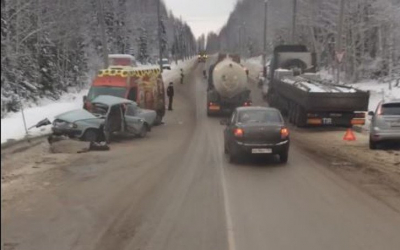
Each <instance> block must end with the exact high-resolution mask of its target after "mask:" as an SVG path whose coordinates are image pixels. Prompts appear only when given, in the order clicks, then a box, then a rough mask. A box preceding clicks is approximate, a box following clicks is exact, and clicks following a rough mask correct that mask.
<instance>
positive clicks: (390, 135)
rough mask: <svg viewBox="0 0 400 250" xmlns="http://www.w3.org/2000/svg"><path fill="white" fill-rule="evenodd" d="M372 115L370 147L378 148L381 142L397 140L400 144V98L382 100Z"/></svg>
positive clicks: (370, 113)
mask: <svg viewBox="0 0 400 250" xmlns="http://www.w3.org/2000/svg"><path fill="white" fill-rule="evenodd" d="M369 115H371V116H372V120H371V128H370V137H369V147H370V149H376V148H377V146H378V145H379V143H382V142H395V143H398V144H400V99H398V100H392V101H382V102H381V103H379V104H378V107H377V108H376V111H375V112H372V111H370V112H369Z"/></svg>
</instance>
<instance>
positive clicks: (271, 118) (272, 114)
mask: <svg viewBox="0 0 400 250" xmlns="http://www.w3.org/2000/svg"><path fill="white" fill-rule="evenodd" d="M238 122H239V123H244V124H247V123H282V118H281V116H280V115H279V113H278V112H277V111H275V110H246V111H242V112H240V113H239V120H238Z"/></svg>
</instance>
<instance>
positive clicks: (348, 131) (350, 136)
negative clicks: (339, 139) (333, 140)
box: [343, 128, 356, 141]
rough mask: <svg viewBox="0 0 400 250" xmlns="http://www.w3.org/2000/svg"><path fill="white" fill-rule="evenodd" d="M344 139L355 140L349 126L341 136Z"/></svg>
mask: <svg viewBox="0 0 400 250" xmlns="http://www.w3.org/2000/svg"><path fill="white" fill-rule="evenodd" d="M343 140H344V141H355V140H356V136H355V135H354V133H353V130H351V128H349V129H347V131H346V134H345V135H344V137H343Z"/></svg>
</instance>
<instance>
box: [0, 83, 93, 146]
mask: <svg viewBox="0 0 400 250" xmlns="http://www.w3.org/2000/svg"><path fill="white" fill-rule="evenodd" d="M87 91H88V90H87V89H84V90H82V91H79V92H76V93H66V94H64V95H63V96H62V97H61V98H60V99H59V100H57V101H54V100H50V99H42V100H41V101H40V102H39V104H38V106H36V107H28V108H26V109H25V110H24V113H25V119H26V125H27V127H28V128H29V127H31V126H33V125H35V124H36V123H37V122H38V121H40V120H42V119H44V118H48V119H49V120H50V121H53V120H54V116H57V115H59V114H60V113H63V112H67V111H70V110H74V109H79V108H82V107H83V96H84V95H86V94H87ZM50 132H51V126H45V127H42V128H33V129H31V130H29V136H31V137H35V136H40V135H43V134H47V133H50ZM24 137H25V128H24V123H23V120H22V114H21V112H17V113H9V114H7V116H6V117H5V118H3V119H1V143H5V142H7V140H10V139H12V140H19V139H22V138H24Z"/></svg>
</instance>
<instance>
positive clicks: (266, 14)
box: [262, 0, 268, 78]
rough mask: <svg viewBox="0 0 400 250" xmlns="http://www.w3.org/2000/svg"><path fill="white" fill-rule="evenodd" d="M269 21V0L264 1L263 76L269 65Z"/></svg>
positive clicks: (265, 74) (265, 75)
mask: <svg viewBox="0 0 400 250" xmlns="http://www.w3.org/2000/svg"><path fill="white" fill-rule="evenodd" d="M267 21H268V0H265V1H264V29H263V42H264V44H263V45H264V46H263V54H262V64H263V65H262V67H263V76H264V78H265V77H267V67H266V66H265V64H266V63H267Z"/></svg>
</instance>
